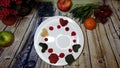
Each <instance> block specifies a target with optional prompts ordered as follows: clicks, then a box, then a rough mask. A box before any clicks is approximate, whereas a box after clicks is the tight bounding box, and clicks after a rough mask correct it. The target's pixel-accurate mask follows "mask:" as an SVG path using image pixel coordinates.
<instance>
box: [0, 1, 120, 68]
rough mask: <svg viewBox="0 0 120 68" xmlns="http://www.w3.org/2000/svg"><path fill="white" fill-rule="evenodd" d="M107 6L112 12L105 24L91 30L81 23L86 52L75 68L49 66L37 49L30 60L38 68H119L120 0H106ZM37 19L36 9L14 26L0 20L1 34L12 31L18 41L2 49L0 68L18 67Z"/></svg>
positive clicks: (32, 52) (75, 63) (69, 67)
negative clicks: (40, 56)
mask: <svg viewBox="0 0 120 68" xmlns="http://www.w3.org/2000/svg"><path fill="white" fill-rule="evenodd" d="M106 4H108V5H109V6H110V7H111V9H112V11H113V14H112V16H111V17H110V18H109V20H108V22H107V23H106V24H104V25H103V24H101V23H99V24H98V25H97V28H96V29H95V30H92V31H90V30H87V29H85V28H84V25H83V24H80V27H81V29H82V31H83V34H84V38H85V42H84V49H83V51H82V54H81V55H80V56H79V58H78V59H77V60H76V61H75V62H74V63H73V64H72V65H70V66H68V65H67V66H59V67H57V66H52V65H49V64H47V63H45V62H44V61H42V60H41V59H40V58H39V57H38V55H37V54H36V52H35V49H34V46H32V49H31V51H30V55H29V56H28V57H27V58H28V59H27V61H35V68H120V0H119V1H118V0H107V1H106ZM72 19H73V18H72ZM37 20H38V17H37V16H36V12H35V10H33V11H32V12H31V13H30V14H29V15H28V16H25V17H19V18H18V19H17V21H16V24H15V25H13V26H5V25H4V24H2V23H1V21H0V31H3V30H6V31H11V32H12V33H14V35H15V41H14V43H13V44H12V45H11V46H10V47H6V48H4V49H0V68H18V67H17V65H18V61H19V60H20V58H21V56H22V55H23V54H24V51H25V50H26V48H27V47H28V44H29V43H28V41H29V39H30V36H31V34H32V31H33V28H34V25H35V24H36V21H37ZM74 20H75V19H74ZM75 21H76V22H78V21H77V20H75ZM21 68H22V67H21Z"/></svg>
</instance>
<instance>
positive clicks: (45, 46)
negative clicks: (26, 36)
mask: <svg viewBox="0 0 120 68" xmlns="http://www.w3.org/2000/svg"><path fill="white" fill-rule="evenodd" d="M39 45H40V46H41V47H42V49H41V52H42V53H44V52H45V51H46V50H47V49H48V45H47V44H46V43H39Z"/></svg>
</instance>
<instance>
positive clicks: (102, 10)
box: [71, 4, 112, 30]
mask: <svg viewBox="0 0 120 68" xmlns="http://www.w3.org/2000/svg"><path fill="white" fill-rule="evenodd" d="M71 13H72V16H73V17H74V18H75V19H79V21H80V22H82V23H83V24H84V26H85V28H86V29H89V30H93V29H95V27H96V25H97V22H100V23H102V24H105V23H106V22H107V20H108V19H107V18H108V17H110V16H111V14H112V10H111V9H110V7H109V6H108V5H94V4H87V5H85V6H80V7H76V8H74V9H72V10H71ZM92 14H93V15H94V17H95V18H91V15H92Z"/></svg>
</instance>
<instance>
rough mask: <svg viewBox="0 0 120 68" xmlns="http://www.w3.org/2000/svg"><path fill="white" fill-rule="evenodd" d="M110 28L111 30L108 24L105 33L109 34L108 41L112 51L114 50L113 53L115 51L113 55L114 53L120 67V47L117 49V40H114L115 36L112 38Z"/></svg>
mask: <svg viewBox="0 0 120 68" xmlns="http://www.w3.org/2000/svg"><path fill="white" fill-rule="evenodd" d="M109 28H110V27H109V26H108V24H106V25H105V31H106V33H107V37H108V39H109V42H110V46H111V49H112V51H113V53H114V56H115V60H116V61H117V64H118V65H119V67H120V56H119V54H120V52H119V51H118V47H117V45H116V43H115V40H114V38H113V36H112V33H111V31H110V29H109ZM119 48H120V47H119Z"/></svg>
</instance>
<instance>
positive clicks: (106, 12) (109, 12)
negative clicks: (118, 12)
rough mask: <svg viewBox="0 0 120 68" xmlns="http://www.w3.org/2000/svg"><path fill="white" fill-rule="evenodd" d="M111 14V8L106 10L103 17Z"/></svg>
mask: <svg viewBox="0 0 120 68" xmlns="http://www.w3.org/2000/svg"><path fill="white" fill-rule="evenodd" d="M111 14H112V12H111V10H107V11H104V12H103V17H110V15H111Z"/></svg>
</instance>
